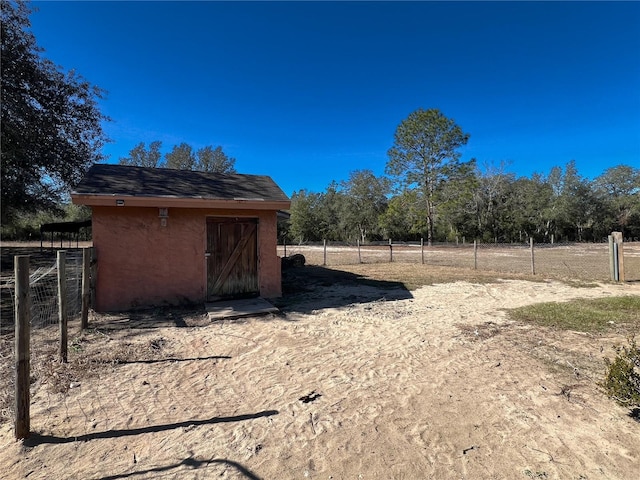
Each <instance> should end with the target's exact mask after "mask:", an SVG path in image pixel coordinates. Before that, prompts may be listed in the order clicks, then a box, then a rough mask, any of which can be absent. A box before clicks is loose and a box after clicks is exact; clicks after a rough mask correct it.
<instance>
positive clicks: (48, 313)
mask: <svg viewBox="0 0 640 480" xmlns="http://www.w3.org/2000/svg"><path fill="white" fill-rule="evenodd" d="M65 278H66V287H67V288H66V297H65V298H66V312H67V318H68V320H69V321H72V320H74V321H76V323H78V326H79V317H80V312H81V307H82V250H69V251H67V253H66V255H65ZM15 289H16V285H15V275H14V274H13V272H12V273H11V274H10V275H9V274H7V273H4V272H3V274H2V276H1V277H0V313H1V315H0V422H4V421H8V420H10V419H11V418H12V417H13V413H14V407H15V406H14V392H15V377H14V369H13V364H14V358H15V342H14V335H13V333H14V328H15V317H14V310H15ZM29 303H30V327H31V329H30V330H31V333H30V336H31V339H30V346H31V348H30V357H31V365H32V374H31V377H32V382H33V383H32V385H31V390H32V391H33V392H35V391H37V389H38V388H39V387H40V384H41V383H42V382H41V381H40V378H41V375H39V373H40V371H42V370H44V369H47V368H50V364H51V363H52V362H54V361H55V360H56V358H57V350H58V346H59V341H60V338H59V331H58V326H59V305H58V268H57V262H56V260H55V259H52V258H49V257H46V258H36V259H35V261H34V262H33V264H31V268H30V273H29Z"/></svg>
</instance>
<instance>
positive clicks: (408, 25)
mask: <svg viewBox="0 0 640 480" xmlns="http://www.w3.org/2000/svg"><path fill="white" fill-rule="evenodd" d="M32 7H37V9H38V11H36V12H35V13H33V14H32V15H31V22H32V30H33V32H34V34H35V36H36V39H37V41H38V43H39V45H40V46H41V47H43V48H44V49H45V53H44V55H45V56H46V57H47V58H49V59H51V60H52V61H54V62H55V63H56V64H59V65H61V66H62V67H63V68H64V69H65V70H70V69H75V70H76V71H77V72H78V73H80V74H81V75H82V76H84V77H85V78H86V79H87V80H88V81H90V82H91V83H93V84H95V85H98V86H99V87H101V88H103V89H105V90H107V92H108V94H107V97H106V98H105V100H104V101H102V102H101V105H102V111H103V113H105V114H106V115H108V116H110V117H111V118H112V119H113V121H112V122H110V123H108V124H106V125H105V129H106V132H107V133H108V135H109V137H110V138H111V139H112V140H113V142H112V143H110V144H109V145H107V146H106V147H105V150H104V151H105V153H106V154H107V155H109V156H110V159H109V162H112V163H115V162H117V161H118V159H119V158H120V157H121V156H126V155H127V154H128V152H129V150H131V148H133V147H134V146H135V145H136V144H138V143H139V142H146V143H147V144H148V143H150V142H152V141H154V140H161V141H162V142H163V150H164V151H168V150H169V149H170V148H171V147H172V146H173V145H176V144H178V143H181V142H187V143H189V144H191V145H192V146H194V147H196V148H200V147H202V146H205V145H214V146H217V145H222V147H223V149H224V151H225V152H226V153H227V154H228V155H230V156H232V157H235V158H236V168H237V170H238V171H239V172H241V173H255V174H264V175H270V176H271V177H272V178H273V179H274V180H275V181H276V182H277V183H278V184H279V185H280V186H281V187H282V188H283V190H284V191H285V192H286V193H287V194H289V195H290V194H291V193H292V192H293V191H296V190H300V189H307V190H311V191H316V192H319V191H323V190H324V189H325V188H326V187H327V185H328V184H329V183H330V182H331V181H332V180H336V181H338V182H339V181H341V180H346V179H347V178H348V176H349V173H350V172H351V171H354V170H360V169H370V170H373V172H374V173H376V174H377V175H381V174H383V173H384V167H385V164H386V161H387V153H386V152H387V150H388V149H389V148H390V147H391V146H392V143H393V134H394V132H395V129H396V127H397V126H398V124H399V123H400V122H401V121H402V120H403V119H404V118H406V117H407V116H408V115H409V113H411V112H412V111H414V110H416V109H417V108H425V109H427V108H438V109H440V110H441V111H442V113H443V114H444V115H446V116H447V117H450V118H453V119H454V120H455V121H456V122H457V123H458V124H459V125H460V126H461V127H462V129H463V130H464V131H465V132H467V133H469V134H470V135H471V137H470V140H469V143H468V144H467V146H466V147H464V148H463V149H462V150H461V152H462V159H463V160H469V159H470V158H473V157H474V158H476V159H477V160H478V163H479V165H480V166H484V165H494V166H497V165H500V164H501V163H505V164H506V171H508V172H513V173H515V174H516V175H518V176H530V175H531V174H532V173H534V172H539V173H543V174H546V173H548V172H549V170H550V169H551V167H553V166H555V165H558V166H564V165H565V164H566V163H567V162H568V161H570V160H575V161H576V165H577V167H578V171H579V173H580V174H582V175H583V176H585V177H588V178H594V177H596V176H597V175H600V174H601V173H602V172H603V171H604V170H605V169H607V168H608V167H610V166H614V165H619V164H627V165H631V166H634V167H638V168H640V3H639V2H620V3H613V2H603V3H599V2H568V3H556V2H531V3H529V2H494V3H490V2H468V3H467V2H388V3H387V2H255V3H254V2H230V3H227V2H33V3H32Z"/></svg>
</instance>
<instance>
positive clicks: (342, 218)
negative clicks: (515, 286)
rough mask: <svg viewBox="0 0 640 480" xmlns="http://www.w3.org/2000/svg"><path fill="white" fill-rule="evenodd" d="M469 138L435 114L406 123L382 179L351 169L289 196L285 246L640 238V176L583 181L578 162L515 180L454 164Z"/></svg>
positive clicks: (612, 174)
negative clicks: (342, 177) (320, 188)
mask: <svg viewBox="0 0 640 480" xmlns="http://www.w3.org/2000/svg"><path fill="white" fill-rule="evenodd" d="M468 138H469V135H468V134H467V133H464V132H463V131H462V129H461V128H460V127H459V126H457V125H456V124H455V122H454V121H453V120H452V119H449V118H446V117H445V116H444V115H443V114H442V113H441V112H440V111H438V110H436V109H430V110H423V109H418V110H416V111H415V112H413V113H412V114H410V115H409V116H408V117H407V119H405V120H403V121H402V123H401V124H400V125H399V127H398V129H397V130H396V133H395V141H394V145H393V146H392V147H391V148H390V149H389V151H388V161H387V165H386V169H385V173H386V176H379V177H376V176H375V175H374V173H373V172H372V171H371V170H357V171H354V172H352V173H351V174H350V176H349V179H348V180H346V181H343V182H340V183H337V182H335V181H334V182H332V183H331V184H330V185H329V186H328V187H327V189H326V190H325V191H324V192H320V193H314V192H309V191H307V190H300V191H297V192H294V193H293V195H292V199H291V200H292V204H291V218H290V222H289V224H288V225H287V226H286V227H285V228H284V229H282V231H281V236H282V240H286V241H288V242H306V241H310V242H313V241H322V240H325V239H326V240H333V241H342V242H355V241H356V240H357V239H358V240H360V241H361V242H366V241H372V240H382V239H387V238H392V239H399V240H419V239H421V238H423V239H426V240H427V243H428V244H431V243H432V242H435V241H455V240H456V239H458V240H462V238H466V239H468V240H472V239H478V240H479V241H481V242H508V243H511V242H523V241H528V239H529V238H531V237H532V238H534V239H535V240H536V241H537V242H550V241H552V239H553V240H555V241H601V240H604V239H606V238H607V235H608V234H609V233H610V232H611V231H621V232H623V234H624V235H625V237H627V238H639V237H640V169H638V168H634V167H631V166H628V165H618V166H614V167H611V168H609V169H607V170H605V171H604V172H603V173H602V174H601V175H600V176H598V177H597V178H595V179H593V180H589V179H587V178H585V177H583V176H581V175H580V174H579V172H578V170H577V168H576V165H575V161H570V162H568V163H567V164H566V165H565V166H564V167H560V166H556V167H553V168H552V169H551V171H550V172H549V173H548V174H546V175H544V174H534V175H532V176H531V177H516V175H515V174H513V173H509V172H507V171H506V169H505V166H504V165H500V166H497V167H496V166H488V167H485V168H484V169H480V168H479V166H478V164H477V163H478V162H477V160H476V159H472V160H470V161H468V162H461V161H460V155H459V153H458V152H457V149H458V148H459V147H460V146H462V145H464V144H465V143H466V142H467V140H468Z"/></svg>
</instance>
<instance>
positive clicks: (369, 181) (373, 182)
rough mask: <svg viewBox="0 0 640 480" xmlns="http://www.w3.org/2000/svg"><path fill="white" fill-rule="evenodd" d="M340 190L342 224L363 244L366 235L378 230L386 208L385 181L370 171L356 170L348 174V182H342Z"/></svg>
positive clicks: (386, 187) (386, 188) (386, 190)
mask: <svg viewBox="0 0 640 480" xmlns="http://www.w3.org/2000/svg"><path fill="white" fill-rule="evenodd" d="M342 188H343V193H344V199H345V201H344V210H343V214H342V218H343V222H344V223H345V224H346V225H347V226H348V227H350V228H349V229H350V230H351V231H353V230H355V231H356V232H357V234H358V236H359V237H360V239H361V240H362V241H363V242H365V241H366V240H367V235H371V234H372V233H376V232H377V231H378V230H379V219H380V215H381V214H382V213H383V212H384V211H385V209H386V208H387V196H386V195H387V192H388V185H387V181H386V179H384V178H377V177H376V176H375V175H374V174H373V172H372V171H371V170H356V171H353V172H351V173H350V174H349V180H348V181H346V182H342Z"/></svg>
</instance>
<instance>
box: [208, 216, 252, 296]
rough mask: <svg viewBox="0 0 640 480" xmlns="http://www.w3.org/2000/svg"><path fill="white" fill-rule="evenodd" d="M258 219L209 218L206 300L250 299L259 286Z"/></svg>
mask: <svg viewBox="0 0 640 480" xmlns="http://www.w3.org/2000/svg"><path fill="white" fill-rule="evenodd" d="M257 227H258V220H257V219H255V218H208V219H207V300H208V301H215V300H220V299H223V298H233V297H251V296H257V295H259V293H260V288H259V286H258V241H257V238H258V234H257V230H258V228H257Z"/></svg>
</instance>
